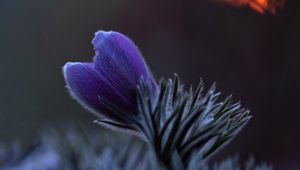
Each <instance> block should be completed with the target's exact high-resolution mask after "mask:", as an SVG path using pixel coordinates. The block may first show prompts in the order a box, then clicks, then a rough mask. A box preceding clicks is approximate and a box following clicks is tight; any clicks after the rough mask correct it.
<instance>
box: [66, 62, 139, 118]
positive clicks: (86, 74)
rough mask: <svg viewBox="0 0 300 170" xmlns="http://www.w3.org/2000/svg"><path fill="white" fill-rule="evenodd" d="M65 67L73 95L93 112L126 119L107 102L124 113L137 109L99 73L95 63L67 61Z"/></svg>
mask: <svg viewBox="0 0 300 170" xmlns="http://www.w3.org/2000/svg"><path fill="white" fill-rule="evenodd" d="M63 69H64V70H63V71H64V77H65V80H66V82H67V87H68V88H69V90H70V92H71V95H72V96H73V97H74V98H75V99H76V100H77V101H78V102H79V103H80V104H82V105H83V106H84V107H85V108H87V109H88V110H90V111H91V112H93V113H95V114H97V115H99V113H100V114H102V115H103V116H105V117H108V118H111V119H113V120H118V121H124V117H126V116H124V115H120V114H117V113H116V112H114V111H113V110H112V109H111V108H110V107H108V105H107V103H105V102H109V103H112V104H114V105H115V106H117V107H118V109H119V110H121V111H122V112H124V114H128V113H129V112H135V111H136V110H135V109H136V106H135V103H134V102H132V101H130V100H128V99H126V98H125V97H124V96H123V95H122V94H121V93H120V91H118V90H117V89H115V88H114V86H112V85H111V83H110V82H108V81H107V80H106V79H105V78H104V77H103V76H102V75H101V74H99V73H98V72H97V71H96V70H95V69H94V64H93V63H78V62H75V63H66V64H65V66H64V68H63ZM131 114H132V113H131Z"/></svg>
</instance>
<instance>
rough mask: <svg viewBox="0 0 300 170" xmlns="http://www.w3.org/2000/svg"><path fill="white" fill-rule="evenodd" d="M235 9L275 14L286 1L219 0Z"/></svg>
mask: <svg viewBox="0 0 300 170" xmlns="http://www.w3.org/2000/svg"><path fill="white" fill-rule="evenodd" d="M217 1H219V2H225V3H227V4H230V5H233V6H235V7H243V6H248V7H250V8H251V9H253V10H255V11H256V12H258V13H261V14H264V13H266V12H268V13H271V14H275V13H276V11H277V9H278V8H283V6H284V4H285V2H286V0H217Z"/></svg>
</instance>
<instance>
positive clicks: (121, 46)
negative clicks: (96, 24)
mask: <svg viewBox="0 0 300 170" xmlns="http://www.w3.org/2000/svg"><path fill="white" fill-rule="evenodd" d="M92 43H93V45H94V49H95V51H96V56H95V58H94V63H95V69H96V70H97V71H98V72H99V73H100V74H101V75H102V76H103V77H104V78H105V79H106V80H108V81H109V82H110V83H111V84H112V85H113V86H114V88H116V89H118V90H119V91H120V92H122V93H123V96H126V99H128V100H130V101H136V91H137V84H138V81H139V80H140V78H141V76H143V77H144V78H145V79H146V80H149V81H150V82H152V85H153V87H156V85H155V81H154V80H153V78H152V75H151V73H150V72H149V71H148V68H147V66H146V64H145V62H144V60H143V58H142V56H141V54H140V52H139V51H138V49H137V47H136V46H135V45H134V43H133V42H132V41H131V40H130V39H129V38H127V37H126V36H124V35H122V34H120V33H117V32H113V31H110V32H105V31H99V32H97V33H96V34H95V38H94V39H93V41H92Z"/></svg>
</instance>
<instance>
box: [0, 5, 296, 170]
mask: <svg viewBox="0 0 300 170" xmlns="http://www.w3.org/2000/svg"><path fill="white" fill-rule="evenodd" d="M0 24H1V25H0V57H1V60H0V140H1V141H4V142H9V141H13V140H16V139H20V140H21V141H23V142H24V143H26V142H29V141H31V140H32V138H33V137H34V136H35V135H36V132H37V131H38V129H40V128H41V127H44V126H45V125H56V124H59V123H65V122H69V121H78V122H82V123H84V124H87V125H90V124H92V123H91V122H92V120H93V119H94V118H95V117H94V116H92V115H91V114H89V113H88V111H86V110H84V109H83V108H81V107H80V105H79V104H77V103H76V102H75V101H74V100H72V99H71V98H70V96H69V94H68V93H67V91H66V89H65V83H64V80H63V77H62V73H61V68H62V66H63V65H64V63H66V62H67V61H91V56H93V54H94V52H93V50H92V46H91V44H90V41H91V39H92V38H93V35H94V32H95V31H97V30H99V29H103V30H115V31H119V32H122V33H124V34H126V35H128V36H129V37H131V38H132V39H133V40H134V41H135V43H136V44H137V45H138V46H139V48H140V49H141V50H142V52H143V54H144V56H145V59H146V61H147V63H148V64H149V66H150V67H151V69H152V71H153V73H154V75H155V76H156V78H160V77H161V76H164V77H171V76H173V73H174V72H176V73H178V74H179V75H180V77H181V79H182V80H183V81H184V82H185V83H187V84H188V85H190V84H196V83H197V82H198V80H199V78H200V77H202V78H203V79H204V81H205V82H206V84H207V86H209V85H210V84H211V83H213V82H217V87H218V90H219V91H222V92H223V96H224V97H225V96H226V95H229V94H231V93H233V94H234V97H235V100H236V101H238V100H241V101H242V103H243V105H244V106H246V107H248V108H250V109H251V110H252V113H253V115H254V118H253V120H252V121H251V122H250V123H249V125H248V126H247V127H246V128H245V129H244V130H243V131H242V133H241V135H239V136H238V138H236V140H234V142H232V143H231V144H230V145H229V146H228V147H226V148H225V149H224V150H223V151H222V152H220V156H224V155H228V154H230V155H232V154H235V153H240V155H241V156H242V158H245V157H247V156H248V155H249V154H253V155H255V157H256V158H257V159H258V160H261V161H267V162H270V163H273V164H274V167H275V169H293V168H294V169H296V168H295V167H300V147H299V143H300V133H299V130H300V124H299V120H300V119H299V118H300V113H299V110H300V109H299V108H300V102H299V83H300V77H299V71H300V67H299V66H300V63H299V60H300V59H299V57H300V42H299V41H300V40H299V38H300V1H298V0H294V1H292V0H291V1H289V2H288V3H287V6H286V8H285V10H284V11H282V12H279V13H278V14H277V15H276V16H272V15H261V14H258V13H255V12H253V11H251V10H250V9H247V8H244V9H235V8H233V7H229V6H219V5H215V4H213V3H210V2H208V1H205V0H202V1H200V0H177V1H174V0H165V1H158V0H157V1H155V0H153V1H142V0H106V1H104V0H86V1H80V0H43V1H41V0H26V1H21V0H18V1H17V0H1V1H0ZM92 126H95V125H92ZM100 135H101V134H100Z"/></svg>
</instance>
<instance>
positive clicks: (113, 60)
mask: <svg viewBox="0 0 300 170" xmlns="http://www.w3.org/2000/svg"><path fill="white" fill-rule="evenodd" d="M92 44H93V46H94V50H95V51H96V55H95V57H94V59H93V62H87V63H81V62H68V63H66V64H65V66H64V67H63V72H64V77H65V80H66V83H67V88H68V89H69V91H70V93H71V95H72V96H73V97H74V98H75V99H76V100H77V101H78V102H79V103H80V104H81V105H82V106H84V107H85V108H87V109H88V110H89V111H91V112H92V113H94V114H96V115H98V116H100V117H104V118H107V119H110V120H113V121H117V122H121V123H129V122H128V120H130V119H136V118H137V117H138V116H137V115H138V108H137V85H138V83H139V81H140V79H141V77H143V78H144V79H145V80H146V81H148V82H149V83H150V87H153V88H152V89H153V93H155V91H156V82H155V80H154V79H153V78H152V75H151V73H150V72H149V70H148V68H147V66H146V64H145V62H144V60H143V58H142V56H141V53H140V52H139V50H138V49H137V47H136V46H135V45H134V43H133V42H132V41H131V40H130V39H129V38H127V37H126V36H124V35H123V34H120V33H117V32H113V31H109V32H105V31H99V32H97V33H95V38H94V39H93V41H92Z"/></svg>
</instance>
